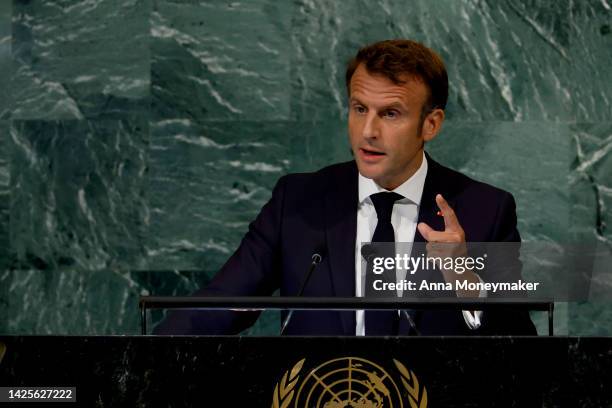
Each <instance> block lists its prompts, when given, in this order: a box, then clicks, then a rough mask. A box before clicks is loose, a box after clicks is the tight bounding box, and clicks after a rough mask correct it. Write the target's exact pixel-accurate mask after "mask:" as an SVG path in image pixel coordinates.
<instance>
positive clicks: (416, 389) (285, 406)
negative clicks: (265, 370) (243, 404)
mask: <svg viewBox="0 0 612 408" xmlns="http://www.w3.org/2000/svg"><path fill="white" fill-rule="evenodd" d="M305 361H306V359H305V358H303V359H301V360H300V361H298V362H297V363H295V365H294V366H293V367H292V368H291V369H290V370H287V371H285V373H284V374H283V376H282V377H281V380H280V381H279V382H277V383H276V386H275V387H274V394H273V396H272V408H290V407H293V408H305V407H308V408H311V407H315V408H348V407H355V408H383V407H385V408H387V407H388V408H394V407H396V408H397V407H399V408H403V407H406V408H408V407H410V408H427V389H426V388H425V386H423V385H421V384H420V383H419V379H418V378H417V376H416V375H415V374H414V372H413V371H411V370H409V369H408V368H406V366H405V365H404V364H402V363H401V362H400V361H398V360H396V359H393V363H394V365H395V368H396V369H397V373H396V374H398V375H397V376H396V377H397V378H399V379H400V380H401V387H398V385H397V383H396V381H395V380H394V377H393V376H391V375H390V374H389V373H388V372H387V371H386V370H385V369H384V368H383V367H381V366H380V365H378V364H376V363H374V362H372V361H369V360H366V359H364V358H360V357H341V358H336V359H332V360H328V361H326V362H324V363H323V364H320V365H319V366H318V367H315V368H313V369H312V370H310V372H309V373H308V374H306V375H304V376H303V378H302V379H301V380H300V372H301V370H302V368H303V366H304V362H305ZM298 385H299V387H298Z"/></svg>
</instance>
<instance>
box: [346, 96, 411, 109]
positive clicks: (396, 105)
mask: <svg viewBox="0 0 612 408" xmlns="http://www.w3.org/2000/svg"><path fill="white" fill-rule="evenodd" d="M349 103H351V104H353V103H358V104H360V105H363V104H364V103H363V102H361V101H360V100H359V99H358V98H355V97H354V96H351V97H350V99H349ZM394 108H399V109H407V108H406V107H405V106H404V105H403V104H402V103H401V102H392V103H390V104H389V105H385V106H383V107H382V108H381V109H380V110H381V111H382V110H388V109H394Z"/></svg>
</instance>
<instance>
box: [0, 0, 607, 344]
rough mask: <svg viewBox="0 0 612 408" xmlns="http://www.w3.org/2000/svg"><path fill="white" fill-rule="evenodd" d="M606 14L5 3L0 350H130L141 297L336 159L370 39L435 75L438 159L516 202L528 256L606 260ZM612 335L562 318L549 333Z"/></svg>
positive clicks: (143, 1)
mask: <svg viewBox="0 0 612 408" xmlns="http://www.w3.org/2000/svg"><path fill="white" fill-rule="evenodd" d="M611 8H612V4H611V3H609V1H607V0H586V1H579V2H576V1H569V0H562V1H553V0H548V1H535V0H525V1H516V0H507V1H492V0H491V1H479V2H473V1H459V0H437V1H428V0H418V1H416V0H415V1H411V2H406V1H399V0H398V1H392V0H390V1H379V2H371V1H364V0H356V1H345V2H335V1H323V0H309V1H306V0H297V1H292V2H289V1H273V0H258V1H248V2H227V1H200V2H196V1H162V0H159V1H155V0H132V1H119V0H115V1H110V0H98V1H85V0H83V1H81V0H70V1H68V0H65V1H48V0H41V1H25V0H24V1H17V0H15V1H13V2H12V3H11V2H10V1H2V2H0V90H1V91H2V98H0V332H2V333H11V334H15V333H21V334H30V333H39V334H55V333H57V334H63V333H70V334H111V333H129V334H133V333H137V332H138V331H139V316H138V310H137V299H138V296H139V295H141V294H149V293H154V294H160V295H161V294H164V295H168V294H187V293H189V292H190V291H192V290H193V289H195V288H196V287H198V285H201V284H204V283H205V282H206V281H207V280H208V279H209V277H210V276H211V275H212V274H213V273H214V272H215V271H216V270H217V269H218V268H219V266H220V265H221V264H222V263H223V262H224V260H225V259H226V258H227V257H228V256H229V254H231V252H232V251H233V250H234V248H235V247H236V246H237V244H238V242H239V240H240V238H241V236H242V235H243V233H244V232H245V231H246V228H247V225H248V223H249V221H250V220H252V219H253V217H254V216H255V215H256V214H257V212H258V210H259V208H260V207H261V205H262V204H263V203H264V202H265V201H266V200H267V199H268V198H269V196H270V192H271V188H272V186H273V185H274V183H275V181H276V179H277V178H278V177H279V176H281V175H282V174H285V173H288V172H295V171H308V170H314V169H317V168H320V167H322V166H324V165H327V164H330V163H333V162H337V161H343V160H348V159H350V154H349V149H348V142H347V140H346V108H345V88H344V82H343V76H344V65H345V63H346V61H347V60H348V59H349V58H350V57H351V56H352V55H353V54H354V52H355V51H356V49H357V48H358V47H360V46H361V45H363V44H365V43H368V42H372V41H375V40H381V39H385V38H394V37H407V38H413V39H416V40H419V41H422V42H424V43H426V44H428V45H429V46H431V47H432V48H434V49H436V50H438V51H439V52H440V54H441V55H442V56H443V58H444V60H445V61H446V63H447V65H448V70H449V77H450V84H451V91H450V98H449V105H448V112H447V113H448V121H447V122H446V123H445V126H444V129H443V132H442V134H441V135H440V136H439V137H438V139H436V140H435V141H434V142H432V143H431V144H430V146H429V151H430V152H431V153H432V155H433V156H434V157H435V158H436V159H438V160H439V161H441V162H443V163H445V164H447V165H449V166H451V167H454V168H456V169H458V170H460V171H463V172H465V173H467V174H469V175H471V176H473V177H476V178H478V179H481V180H484V181H488V182H491V183H493V184H496V185H498V186H500V187H502V188H505V189H508V190H510V191H512V192H513V193H514V194H515V197H516V198H517V202H518V215H519V225H520V230H521V233H522V235H523V238H524V240H525V241H529V242H538V241H546V242H553V243H564V242H568V241H579V242H591V243H593V244H597V243H598V244H599V245H601V246H603V247H605V248H607V250H612V229H611V228H610V223H611V220H610V214H611V212H610V208H611V207H612V155H611V154H610V151H611V150H612V120H611V119H610V113H611V112H612V109H611V106H612V86H611V81H610V79H609V78H610V76H611V75H610V74H611V73H612V69H611V68H610V66H612V54H611V53H610V52H609V50H610V49H611V45H612V44H611V39H612V33H611V29H610V25H611V21H610V20H611V15H612V12H611ZM610 284H612V282H610ZM159 317H160V315H159V313H156V314H154V315H153V320H156V319H158V318H159ZM543 317H544V316H539V315H534V319H535V320H536V321H537V323H538V326H539V327H540V330H541V331H545V329H544V327H545V326H544V320H543ZM276 323H277V316H276V315H275V314H269V315H266V316H264V318H263V319H262V321H261V322H260V324H258V325H257V326H256V327H255V328H253V329H252V330H251V331H250V332H251V333H256V334H257V333H271V332H273V331H274V329H275V327H276V326H275V325H276ZM611 323H612V299H611V302H610V304H609V303H607V302H599V303H593V302H591V303H583V304H577V303H570V304H567V303H564V304H558V305H557V327H556V330H557V332H560V333H570V334H612V324H611Z"/></svg>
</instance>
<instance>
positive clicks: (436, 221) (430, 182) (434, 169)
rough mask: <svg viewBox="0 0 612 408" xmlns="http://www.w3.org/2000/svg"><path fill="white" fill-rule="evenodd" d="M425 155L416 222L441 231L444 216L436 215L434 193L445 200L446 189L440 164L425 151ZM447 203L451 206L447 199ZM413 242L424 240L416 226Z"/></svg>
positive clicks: (436, 206)
mask: <svg viewBox="0 0 612 408" xmlns="http://www.w3.org/2000/svg"><path fill="white" fill-rule="evenodd" d="M425 156H426V157H427V176H425V185H424V186H423V195H422V196H421V204H420V206H419V216H418V221H417V224H418V223H419V222H424V223H426V224H427V225H429V226H430V227H431V228H433V229H435V230H436V231H443V230H444V218H442V217H440V216H439V215H437V212H438V210H439V209H438V205H437V204H436V194H438V193H439V194H442V196H444V198H446V199H447V200H449V197H447V194H446V191H444V185H445V184H444V182H443V180H441V177H442V175H441V174H440V173H441V166H440V165H439V164H438V163H436V162H435V161H434V160H433V159H432V158H431V157H430V156H429V154H427V153H425ZM449 204H450V205H451V206H452V202H451V201H449ZM414 242H426V241H425V239H424V238H423V236H422V235H421V233H420V232H419V230H418V228H417V230H416V232H415V234H414Z"/></svg>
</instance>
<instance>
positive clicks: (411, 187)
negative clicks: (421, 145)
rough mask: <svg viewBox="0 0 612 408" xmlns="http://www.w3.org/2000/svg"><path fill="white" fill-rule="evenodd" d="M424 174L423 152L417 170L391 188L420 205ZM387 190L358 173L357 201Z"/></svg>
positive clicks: (424, 161)
mask: <svg viewBox="0 0 612 408" xmlns="http://www.w3.org/2000/svg"><path fill="white" fill-rule="evenodd" d="M425 176H427V157H425V154H423V161H422V162H421V166H420V167H419V168H418V170H417V171H416V172H415V173H414V174H413V175H412V176H411V177H410V178H409V179H408V180H406V181H404V182H403V183H402V184H400V185H399V186H398V187H397V188H396V189H394V190H392V191H393V192H395V193H398V194H399V195H401V196H402V197H404V198H407V199H408V200H410V201H412V202H413V203H414V204H416V205H420V203H421V196H422V195H423V187H424V186H425ZM381 191H388V190H385V189H384V188H382V187H381V186H379V185H378V184H376V182H375V181H374V180H372V179H369V178H366V177H364V176H362V175H361V173H359V203H360V204H361V203H363V202H364V201H365V199H367V198H368V197H370V196H371V195H372V194H376V193H380V192H381Z"/></svg>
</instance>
